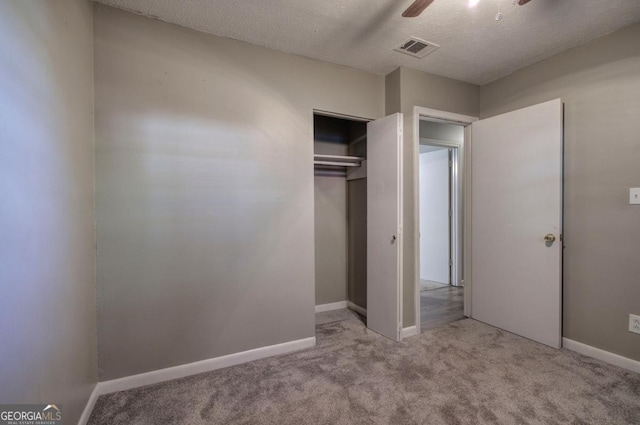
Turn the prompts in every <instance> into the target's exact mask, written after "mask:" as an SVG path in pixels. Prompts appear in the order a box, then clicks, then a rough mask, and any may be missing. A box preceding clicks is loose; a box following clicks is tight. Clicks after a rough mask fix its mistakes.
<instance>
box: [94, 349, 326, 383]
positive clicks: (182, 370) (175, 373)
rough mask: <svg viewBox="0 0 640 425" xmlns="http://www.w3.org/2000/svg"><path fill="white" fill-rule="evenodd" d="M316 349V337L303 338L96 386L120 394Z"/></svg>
mask: <svg viewBox="0 0 640 425" xmlns="http://www.w3.org/2000/svg"><path fill="white" fill-rule="evenodd" d="M315 345H316V337H311V338H304V339H299V340H296V341H290V342H285V343H282V344H276V345H270V346H267V347H261V348H256V349H253V350H248V351H242V352H240V353H234V354H229V355H226V356H221V357H214V358H212V359H207V360H202V361H199V362H194V363H187V364H184V365H180V366H174V367H168V368H166V369H160V370H154V371H151V372H146V373H141V374H139V375H132V376H126V377H124V378H119V379H114V380H111V381H104V382H99V383H98V385H97V394H98V395H102V394H109V393H115V392H117V391H125V390H130V389H133V388H138V387H144V386H146V385H152V384H157V383H159V382H165V381H171V380H173V379H178V378H184V377H185V376H190V375H196V374H198V373H203V372H209V371H211V370H216V369H222V368H225V367H229V366H235V365H239V364H242V363H247V362H252V361H254V360H260V359H264V358H266V357H272V356H277V355H280V354H287V353H291V352H293V351H298V350H303V349H305V348H310V347H313V346H315Z"/></svg>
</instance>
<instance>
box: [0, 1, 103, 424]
mask: <svg viewBox="0 0 640 425" xmlns="http://www.w3.org/2000/svg"><path fill="white" fill-rule="evenodd" d="M0 40H1V41H0V99H1V101H0V117H1V118H0V140H1V143H0V193H1V194H2V200H1V201H0V235H2V237H0V285H1V287H2V297H0V341H1V343H0V359H1V361H0V402H2V403H10V402H13V403H38V402H39V403H60V404H62V405H63V415H64V421H65V423H69V424H72V423H76V422H77V421H78V419H79V417H80V414H81V413H82V410H83V409H84V406H85V404H86V402H87V401H88V398H89V395H90V394H91V391H92V390H93V387H94V386H95V383H96V381H97V365H96V362H97V356H96V318H95V316H96V311H95V309H96V306H95V234H94V220H93V23H92V12H91V3H90V2H89V1H86V0H57V1H30V2H27V1H2V2H0Z"/></svg>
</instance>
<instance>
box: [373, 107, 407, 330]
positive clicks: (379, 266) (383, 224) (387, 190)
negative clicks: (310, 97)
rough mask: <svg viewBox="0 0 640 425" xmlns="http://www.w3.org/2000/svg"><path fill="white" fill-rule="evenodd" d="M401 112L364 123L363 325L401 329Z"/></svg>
mask: <svg viewBox="0 0 640 425" xmlns="http://www.w3.org/2000/svg"><path fill="white" fill-rule="evenodd" d="M401 175H402V114H399V113H398V114H393V115H389V116H388V117H385V118H381V119H379V120H375V121H372V122H369V123H368V124H367V327H368V328H369V329H371V330H373V331H375V332H377V333H379V334H380V335H383V336H386V337H387V338H390V339H392V340H394V341H399V340H400V338H401V328H402V318H401V314H402V305H401V302H402V294H401V281H402V280H401V278H402V178H401Z"/></svg>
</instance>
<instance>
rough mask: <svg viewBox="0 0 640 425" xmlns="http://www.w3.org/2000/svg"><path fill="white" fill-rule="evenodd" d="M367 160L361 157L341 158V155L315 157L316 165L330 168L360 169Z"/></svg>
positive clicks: (319, 155)
mask: <svg viewBox="0 0 640 425" xmlns="http://www.w3.org/2000/svg"><path fill="white" fill-rule="evenodd" d="M364 160H365V158H361V157H359V156H341V155H322V154H315V155H313V164H314V165H323V166H329V167H359V166H360V165H361V164H360V163H361V162H362V161H364Z"/></svg>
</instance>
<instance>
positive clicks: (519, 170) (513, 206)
mask: <svg viewBox="0 0 640 425" xmlns="http://www.w3.org/2000/svg"><path fill="white" fill-rule="evenodd" d="M562 131H563V124H562V102H561V100H560V99H556V100H553V101H550V102H545V103H542V104H539V105H535V106H531V107H528V108H524V109H520V110H517V111H514V112H510V113H506V114H503V115H498V116H495V117H492V118H488V119H485V120H481V121H477V122H475V123H473V124H472V132H473V137H472V142H471V143H472V145H471V147H472V152H471V161H472V164H471V167H472V170H471V175H472V177H471V184H472V211H471V219H472V231H471V234H472V241H471V250H472V257H471V261H472V265H471V270H472V274H471V279H472V284H473V287H472V306H471V307H472V316H473V318H474V319H477V320H480V321H482V322H485V323H488V324H490V325H494V326H497V327H499V328H502V329H505V330H507V331H509V332H513V333H516V334H518V335H522V336H524V337H526V338H529V339H532V340H534V341H538V342H541V343H543V344H546V345H549V346H551V347H555V348H560V346H561V317H562V316H561V309H562V306H561V293H562V281H561V278H562V276H561V273H562V269H561V267H562V261H561V258H562V242H561V241H560V235H561V234H562V228H561V225H562ZM547 235H548V236H547ZM545 236H547V238H548V239H553V238H555V241H550V240H549V241H545Z"/></svg>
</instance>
